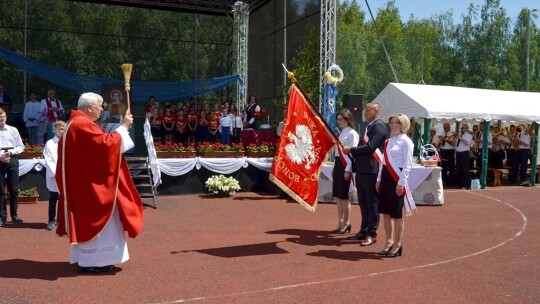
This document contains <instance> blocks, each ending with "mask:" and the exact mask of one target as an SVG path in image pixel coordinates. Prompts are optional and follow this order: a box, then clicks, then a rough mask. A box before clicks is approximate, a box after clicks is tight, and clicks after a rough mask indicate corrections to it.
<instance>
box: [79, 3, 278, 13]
mask: <svg viewBox="0 0 540 304" xmlns="http://www.w3.org/2000/svg"><path fill="white" fill-rule="evenodd" d="M71 1H78V2H91V3H102V4H112V5H121V6H133V7H142V8H149V9H162V10H169V11H182V12H191V13H197V14H210V15H230V14H231V12H232V11H233V9H234V7H235V3H236V2H237V0H71ZM268 1H269V0H244V1H243V2H244V3H245V4H246V5H247V6H248V7H249V11H254V10H257V9H258V8H259V7H261V6H262V5H263V4H264V3H266V2H268Z"/></svg>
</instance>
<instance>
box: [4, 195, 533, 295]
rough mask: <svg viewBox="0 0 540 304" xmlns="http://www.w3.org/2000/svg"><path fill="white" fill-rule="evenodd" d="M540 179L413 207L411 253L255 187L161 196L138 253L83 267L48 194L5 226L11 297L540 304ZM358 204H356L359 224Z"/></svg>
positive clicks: (133, 242)
mask: <svg viewBox="0 0 540 304" xmlns="http://www.w3.org/2000/svg"><path fill="white" fill-rule="evenodd" d="M539 196H540V189H538V188H522V187H498V188H493V189H489V190H482V191H465V190H448V191H446V192H445V201H446V203H445V205H444V206H436V207H420V208H419V211H418V213H416V214H415V215H414V216H413V217H410V218H406V223H405V229H406V230H405V239H404V250H403V256H402V257H398V258H395V259H390V258H381V257H379V256H377V255H376V252H378V251H380V250H381V249H382V247H383V246H384V239H383V236H384V232H383V231H382V228H381V229H379V243H377V244H375V245H374V246H371V247H360V246H359V245H358V243H357V242H348V241H345V240H344V239H345V237H346V236H336V235H331V234H329V233H328V232H327V231H328V230H331V229H334V228H335V225H336V220H335V218H336V208H335V205H330V204H324V205H319V207H318V210H317V212H315V213H311V212H309V211H306V210H305V209H304V208H303V207H301V206H300V205H299V204H296V203H293V202H287V201H285V200H280V199H276V198H275V197H272V196H267V195H260V194H256V193H249V192H247V193H237V194H236V195H235V196H234V197H233V198H230V199H223V198H220V199H215V198H212V197H208V196H207V195H186V196H162V197H159V200H158V205H159V209H157V210H154V209H150V208H148V209H145V227H144V230H143V233H142V235H141V236H140V237H138V238H136V239H130V240H129V251H130V256H131V259H130V260H129V261H128V262H127V263H124V264H122V265H120V266H119V267H118V268H117V269H116V270H115V271H114V272H112V273H109V274H104V275H79V274H78V273H77V271H76V269H75V267H74V266H73V265H69V263H68V260H69V257H68V254H69V250H68V240H67V238H65V237H62V238H61V237H57V236H56V235H55V234H54V233H53V232H50V231H46V230H45V226H46V225H45V222H46V218H47V203H46V202H40V203H38V204H35V205H20V207H19V214H20V216H21V217H22V218H23V219H24V220H25V223H24V224H23V225H20V226H14V225H12V224H8V225H7V226H6V227H4V228H0V247H1V250H0V282H1V285H0V286H1V287H0V303H53V302H54V303H183V302H194V303H198V302H201V303H202V302H204V303H382V302H396V303H397V302H401V303H539V302H540V275H539V273H540V263H538V252H540V242H539V241H538V240H539V238H538V235H540V204H539V203H540V200H539V199H538V197H539ZM359 214H360V212H359V208H358V206H353V207H352V215H353V217H352V224H353V232H355V231H357V230H358V223H359V218H360V215H359Z"/></svg>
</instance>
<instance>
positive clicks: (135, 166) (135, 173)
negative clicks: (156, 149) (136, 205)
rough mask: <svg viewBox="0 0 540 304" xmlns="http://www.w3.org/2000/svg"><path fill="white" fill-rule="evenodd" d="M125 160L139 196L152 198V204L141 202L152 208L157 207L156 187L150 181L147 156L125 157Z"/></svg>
mask: <svg viewBox="0 0 540 304" xmlns="http://www.w3.org/2000/svg"><path fill="white" fill-rule="evenodd" d="M126 161H127V164H128V167H129V172H130V173H131V178H132V179H133V183H134V184H135V187H136V188H137V191H139V196H140V197H141V198H150V197H151V198H152V204H147V203H146V202H145V200H143V203H144V204H145V205H148V206H150V207H152V208H154V209H156V208H157V204H156V194H157V189H156V187H154V185H153V182H152V172H151V170H150V164H149V163H148V158H147V157H126Z"/></svg>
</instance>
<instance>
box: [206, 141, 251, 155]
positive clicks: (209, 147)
mask: <svg viewBox="0 0 540 304" xmlns="http://www.w3.org/2000/svg"><path fill="white" fill-rule="evenodd" d="M197 151H199V152H214V151H231V152H244V146H242V145H239V144H234V143H233V144H231V145H224V144H221V143H213V144H212V143H209V142H206V141H205V142H203V143H202V144H200V145H199V146H198V147H197Z"/></svg>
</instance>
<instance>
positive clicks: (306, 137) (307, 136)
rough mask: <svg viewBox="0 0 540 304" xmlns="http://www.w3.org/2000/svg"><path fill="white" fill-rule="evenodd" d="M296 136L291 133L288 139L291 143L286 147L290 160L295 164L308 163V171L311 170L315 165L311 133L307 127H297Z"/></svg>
mask: <svg viewBox="0 0 540 304" xmlns="http://www.w3.org/2000/svg"><path fill="white" fill-rule="evenodd" d="M295 131H296V132H295V133H296V134H293V133H291V132H289V134H287V138H289V141H291V143H289V144H287V145H286V146H285V152H287V156H288V157H289V159H290V160H291V161H292V162H293V163H295V164H301V163H303V162H304V161H306V162H307V163H306V166H305V168H306V169H308V170H309V169H311V164H313V163H315V153H314V150H313V140H312V138H311V132H310V131H309V128H308V127H307V126H305V125H296V130H295Z"/></svg>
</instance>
